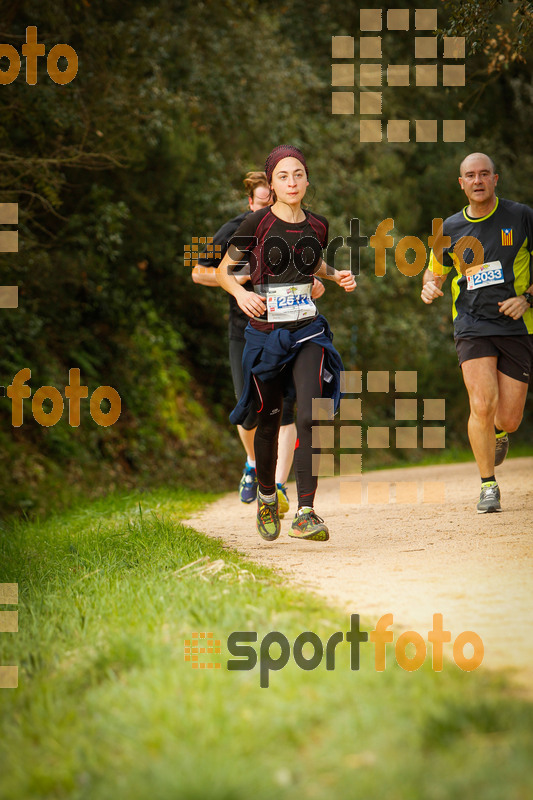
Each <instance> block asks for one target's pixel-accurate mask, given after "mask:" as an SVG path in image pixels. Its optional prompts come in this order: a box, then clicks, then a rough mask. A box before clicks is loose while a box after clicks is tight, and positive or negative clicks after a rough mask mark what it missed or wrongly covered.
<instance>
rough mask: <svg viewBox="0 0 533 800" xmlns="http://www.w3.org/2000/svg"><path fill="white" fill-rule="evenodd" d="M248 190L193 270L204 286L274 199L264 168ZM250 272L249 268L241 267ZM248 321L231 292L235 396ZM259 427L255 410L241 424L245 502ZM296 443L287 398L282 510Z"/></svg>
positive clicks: (246, 282)
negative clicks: (241, 230)
mask: <svg viewBox="0 0 533 800" xmlns="http://www.w3.org/2000/svg"><path fill="white" fill-rule="evenodd" d="M243 183H244V186H245V189H246V192H247V194H248V205H249V207H250V208H249V211H245V212H244V213H242V214H239V215H238V216H237V217H234V218H233V219H231V220H229V221H228V222H226V223H225V224H224V225H223V226H222V227H221V228H220V229H219V230H218V231H217V232H216V233H215V235H214V236H213V246H214V245H220V248H221V254H220V256H217V258H214V257H210V258H208V257H206V256H203V257H202V258H200V259H199V260H198V264H197V265H196V266H195V267H194V269H193V271H192V279H193V281H194V282H195V283H199V284H202V285H203V286H216V287H218V285H219V284H218V282H217V279H216V267H218V265H219V263H220V261H221V260H222V258H223V256H224V255H225V253H226V250H227V248H228V242H229V240H230V239H231V237H232V236H233V234H234V233H235V231H236V230H237V228H238V227H239V225H240V224H241V223H242V222H243V220H244V219H245V218H246V217H247V216H248V215H249V214H250V213H251V212H252V211H258V210H259V209H262V208H265V207H266V206H268V205H270V204H271V203H272V199H271V194H270V189H269V187H268V183H267V179H266V175H265V173H264V172H258V171H256V172H248V173H247V175H246V177H245V179H244V181H243ZM240 272H241V273H243V272H244V273H246V272H247V270H246V268H245V269H244V270H242V269H241V270H240ZM237 280H238V281H239V283H241V284H242V285H243V286H244V288H245V289H247V290H248V291H252V290H253V287H252V284H251V282H250V279H249V275H248V274H241V275H239V276H238V277H237ZM323 293H324V286H323V284H322V283H321V282H320V281H319V280H316V281H315V283H314V286H313V296H314V297H315V298H317V297H320V296H321V295H322V294H323ZM247 324H248V317H247V316H246V314H245V313H244V312H243V311H241V309H240V308H239V306H238V304H237V302H236V301H235V298H234V297H233V296H232V295H230V296H229V329H228V334H229V358H230V367H231V376H232V380H233V388H234V391H235V397H236V399H237V400H238V399H239V397H240V395H241V392H242V389H243V373H242V354H243V350H244V329H245V327H246V325H247ZM256 427H257V415H256V413H255V411H254V410H251V411H250V413H249V414H248V416H247V417H246V419H245V420H243V422H242V424H241V425H237V430H238V433H239V437H240V439H241V442H242V445H243V447H244V450H245V452H246V464H245V466H244V470H243V474H242V478H241V481H240V484H239V497H240V499H241V501H242V502H243V503H252V502H253V501H254V500H255V499H256V497H257V474H256V462H255V450H254V437H255V431H256ZM295 443H296V426H295V424H294V400H289V399H288V398H286V400H285V402H284V406H283V416H282V420H281V427H280V432H279V447H278V460H277V465H276V486H277V493H278V500H279V508H280V514H281V515H283V514H285V513H286V512H287V511H288V510H289V500H288V496H287V486H286V482H287V479H288V477H289V472H290V469H291V466H292V460H293V456H294V447H295Z"/></svg>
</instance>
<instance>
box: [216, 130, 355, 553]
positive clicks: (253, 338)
mask: <svg viewBox="0 0 533 800" xmlns="http://www.w3.org/2000/svg"><path fill="white" fill-rule="evenodd" d="M265 172H266V175H267V179H268V182H269V185H270V188H271V189H272V191H273V193H274V199H275V202H274V204H273V205H272V206H270V207H267V208H264V209H261V210H260V211H256V212H254V213H252V214H249V215H248V216H247V217H246V219H245V220H244V221H243V222H242V223H241V225H240V226H239V228H238V230H237V231H236V233H235V235H234V237H233V239H232V240H231V243H230V247H229V249H228V252H227V253H226V255H225V256H224V258H223V259H222V261H221V263H220V265H219V267H218V269H217V280H218V281H219V283H220V285H221V286H222V287H223V288H224V289H225V290H226V291H227V292H229V293H230V294H232V295H233V296H234V297H235V300H236V301H237V303H238V305H239V307H240V308H241V309H242V310H243V311H244V312H245V314H247V315H248V316H249V317H250V321H249V323H248V325H247V327H246V331H245V337H246V346H245V349H244V354H243V371H244V389H243V392H242V394H241V397H240V400H239V403H238V405H237V406H236V408H235V409H234V410H233V412H232V414H231V416H230V420H231V422H233V423H239V422H240V421H241V420H242V419H244V418H245V416H246V414H247V412H248V410H249V408H250V406H251V405H252V403H255V406H256V409H257V413H258V427H257V431H256V434H255V442H254V444H255V455H256V462H257V466H256V470H257V479H258V494H257V501H258V507H257V530H258V532H259V533H260V535H261V536H262V537H263V538H264V539H267V540H268V541H273V540H274V539H277V537H278V536H279V533H280V520H279V513H278V500H277V494H276V483H275V468H276V458H277V442H278V430H279V425H280V420H281V414H282V408H283V392H284V388H285V387H286V386H287V384H293V386H294V391H295V394H296V404H297V419H296V427H297V431H298V440H297V442H296V449H295V454H294V467H295V474H296V485H297V490H298V510H297V512H296V516H295V518H294V521H293V523H292V526H291V530H290V532H289V536H293V537H295V538H299V539H313V540H315V541H326V540H327V539H329V531H328V528H327V526H326V525H325V523H324V521H323V520H322V519H321V518H320V517H319V516H318V515H317V514H316V513H315V511H314V509H313V504H314V497H315V493H316V488H317V478H316V476H315V475H313V458H312V457H313V448H312V426H313V413H312V404H313V399H314V398H320V397H323V396H330V397H333V398H334V400H335V407H337V406H338V402H339V398H340V372H341V370H342V362H341V360H340V356H339V354H338V353H337V351H336V350H335V348H334V347H333V344H332V338H333V337H332V334H331V332H330V330H329V325H328V322H327V320H326V319H325V317H323V316H322V315H320V314H318V312H317V310H316V306H315V304H314V303H313V301H312V299H311V288H312V284H313V276H314V275H316V276H317V277H320V278H327V279H329V280H333V281H335V282H336V283H338V284H339V286H341V287H342V288H343V289H345V291H347V292H351V291H353V290H354V289H355V285H356V284H355V280H354V278H353V275H352V274H351V272H350V271H349V270H340V271H339V270H335V269H332V268H331V267H328V266H327V264H326V263H325V261H324V260H323V258H322V250H323V248H324V247H325V246H326V245H327V239H328V222H327V220H326V219H325V217H322V216H320V215H319V214H315V213H311V212H310V211H305V210H304V209H303V208H302V200H303V198H304V196H305V193H306V190H307V186H308V185H309V181H308V170H307V164H306V161H305V158H304V156H303V154H302V153H301V151H300V150H298V148H296V147H293V146H291V145H280V146H279V147H276V148H274V150H273V151H272V152H271V153H270V155H269V156H268V158H267V161H266V164H265ZM246 252H249V254H250V278H251V281H252V284H253V287H254V291H253V292H247V291H246V289H244V288H243V286H242V285H241V284H240V283H239V282H238V281H237V279H236V278H235V276H234V275H233V274H232V273H233V269H234V267H235V265H236V264H238V263H239V261H240V260H241V259H242V258H243V256H244V254H245V253H246ZM318 452H319V451H318V450H315V453H318Z"/></svg>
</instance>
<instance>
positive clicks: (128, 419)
mask: <svg viewBox="0 0 533 800" xmlns="http://www.w3.org/2000/svg"><path fill="white" fill-rule="evenodd" d="M421 6H423V7H428V8H431V7H434V4H431V3H427V4H426V3H423V4H421V3H420V2H416V3H415V2H405V0H401V1H400V2H391V3H389V5H388V7H389V8H395V7H397V8H406V7H409V8H410V9H411V12H410V13H411V15H413V13H414V9H415V8H420V7H421ZM366 7H367V8H381V7H382V6H381V5H380V4H378V3H371V2H369V3H367V5H366ZM438 8H439V26H440V33H439V35H442V34H443V33H446V34H447V35H465V36H466V38H467V41H468V43H469V51H468V54H467V59H466V66H467V85H466V87H464V88H450V87H442V86H440V87H413V86H410V87H405V88H395V89H394V90H392V89H391V88H390V87H386V86H384V87H383V99H384V114H383V119H384V120H385V119H387V118H389V117H392V118H399V119H402V118H403V119H405V118H409V119H417V118H418V119H424V118H440V119H442V118H443V117H445V118H447V119H452V118H457V119H462V118H465V119H466V120H467V139H466V142H464V143H442V142H437V143H415V142H408V143H387V142H382V143H376V144H368V143H367V144H361V143H360V142H359V129H358V121H357V120H358V116H357V115H358V108H357V105H356V114H355V115H354V116H350V115H348V116H337V115H332V114H331V91H332V87H331V63H332V62H331V37H332V36H334V35H348V36H354V37H355V38H356V41H357V37H358V31H359V8H358V7H356V6H355V5H353V4H352V5H350V4H348V6H347V5H346V3H344V2H342V3H341V2H340V0H324V2H316V3H311V4H310V3H307V2H304V0H285V1H284V2H280V1H279V0H263V2H259V0H224V1H223V2H219V1H217V2H215V0H203V1H200V2H194V3H192V2H189V0H183V1H182V2H177V1H175V0H161V2H158V3H157V4H156V5H154V4H150V3H147V2H137V0H132V2H129V3H128V4H127V5H125V4H124V3H118V2H116V1H115V2H113V0H111V2H103V0H79V1H78V2H66V1H65V0H59V2H56V3H54V4H53V5H52V4H48V5H45V4H43V3H41V2H37V0H28V1H27V2H24V3H23V2H19V0H7V1H6V2H4V3H3V14H2V20H1V22H0V41H1V42H3V43H9V44H11V45H13V46H15V47H16V48H17V50H19V52H20V48H21V45H22V44H23V42H24V41H25V30H26V27H27V26H28V25H36V26H37V30H38V40H39V41H40V42H43V43H44V44H45V46H46V52H47V53H48V51H49V50H50V48H51V47H52V46H53V45H55V44H57V43H63V42H64V43H68V44H70V45H71V46H72V47H74V49H75V50H76V52H77V53H78V56H79V71H78V75H77V76H76V78H75V79H74V80H73V81H72V82H71V83H70V84H67V85H64V86H59V85H56V84H55V83H53V82H52V81H51V80H50V78H49V77H48V75H47V73H46V60H45V59H44V58H40V59H39V60H38V82H37V84H36V85H34V86H29V85H27V84H26V82H25V79H24V74H25V67H24V60H23V66H22V69H21V73H20V75H19V77H18V78H17V79H16V81H14V82H13V83H11V84H9V85H5V86H0V109H1V113H0V201H1V202H16V203H18V204H19V225H18V230H19V240H20V251H19V253H18V254H16V255H15V254H1V255H0V277H1V283H2V284H3V285H10V284H17V285H18V286H19V292H20V297H19V308H18V309H17V310H2V311H0V336H1V340H2V344H3V346H2V348H1V351H0V378H1V380H0V383H1V384H2V385H4V386H6V385H8V384H9V383H10V382H11V380H12V377H13V375H14V374H15V373H16V372H17V371H18V370H19V369H20V368H22V367H30V369H31V370H32V378H31V382H30V383H31V387H32V390H33V391H35V389H36V388H37V387H39V386H41V385H48V384H49V385H53V386H56V387H58V388H59V389H62V387H64V386H65V384H66V383H67V381H68V370H69V368H71V367H79V368H80V369H81V377H82V382H83V383H87V384H88V385H89V392H90V393H91V392H92V391H93V390H94V388H96V386H99V385H111V386H113V387H114V388H116V389H117V390H118V391H119V393H120V395H121V397H122V403H123V413H122V416H121V418H120V420H119V421H118V422H117V423H116V424H115V425H114V426H112V427H109V428H101V427H98V426H96V424H95V423H94V422H93V421H92V419H91V418H90V416H89V413H88V403H85V404H84V403H82V408H84V414H83V416H82V421H81V425H80V427H79V428H77V429H74V428H71V427H70V426H69V425H68V419H67V414H68V412H67V410H65V413H64V418H63V419H62V420H61V421H60V422H59V423H58V424H57V425H55V426H54V427H50V428H43V427H41V426H39V425H37V423H35V421H34V420H33V418H32V415H31V410H30V408H31V407H30V403H29V402H28V401H26V403H25V412H26V413H25V422H24V425H23V426H22V427H21V428H17V429H14V428H12V426H11V417H10V403H9V401H7V400H6V399H4V400H1V399H0V452H1V454H2V460H1V462H0V464H1V467H0V470H1V475H0V485H1V486H2V489H1V490H0V491H2V492H3V497H2V506H3V508H4V510H9V509H12V508H24V509H29V510H32V509H33V510H40V509H42V508H45V507H46V506H47V505H48V504H49V503H50V498H51V497H53V496H54V494H55V496H56V500H57V502H68V500H69V499H70V498H71V497H72V495H73V493H74V492H75V491H83V492H87V491H94V492H96V491H103V490H105V489H106V488H108V487H113V486H117V485H125V486H136V487H139V486H141V487H142V486H143V485H152V484H153V483H157V482H165V481H166V482H168V481H171V482H185V483H187V484H188V485H203V486H205V485H206V482H207V481H208V482H209V486H220V487H221V488H224V487H225V486H229V485H233V483H234V482H235V479H236V478H237V477H238V473H239V466H240V460H241V454H240V448H239V445H238V444H237V440H236V437H235V436H234V432H233V431H232V429H231V427H230V426H229V424H228V422H227V416H228V412H229V410H230V409H231V407H232V404H233V397H232V389H231V382H230V380H229V375H228V370H227V369H226V368H225V365H226V364H227V355H226V351H227V347H226V340H225V337H226V327H227V301H226V298H225V296H223V293H222V292H218V291H216V290H209V289H205V288H203V287H199V286H196V285H194V284H193V283H192V281H191V279H190V269H189V268H188V267H185V266H184V261H183V248H184V245H185V244H190V242H191V238H192V237H193V236H205V235H210V234H212V233H213V232H214V231H215V230H216V229H217V228H218V227H219V226H220V225H221V224H222V223H223V222H224V221H226V220H227V219H228V218H230V217H231V216H234V215H235V214H237V213H240V212H241V211H242V210H244V209H245V208H246V202H245V198H244V196H243V192H242V179H243V176H244V173H245V172H246V171H247V170H249V169H257V168H261V167H262V165H263V163H264V159H265V156H266V155H267V153H268V152H269V151H270V150H271V149H272V147H274V146H275V145H276V144H279V143H281V142H291V143H294V144H296V145H298V146H300V147H301V148H302V149H303V150H304V152H305V153H306V156H307V159H308V164H309V168H310V179H311V186H310V187H309V191H308V196H307V199H308V201H309V206H310V208H312V209H315V210H317V211H319V212H320V213H323V214H325V215H326V216H327V217H328V218H329V220H330V235H331V238H333V237H334V236H344V237H348V235H349V230H350V229H349V223H350V220H351V219H352V218H358V219H359V220H360V225H361V231H362V233H363V234H364V235H366V236H369V237H370V236H371V235H372V234H373V233H374V231H375V230H376V227H377V225H378V223H379V222H380V221H381V220H382V219H384V218H387V217H392V218H393V219H394V223H395V228H394V238H395V242H397V241H398V240H399V238H401V237H402V236H404V235H414V236H418V237H420V238H421V239H422V240H423V241H424V243H427V236H428V234H429V233H430V232H431V220H432V219H433V218H436V217H446V216H448V215H449V214H451V213H453V212H455V211H456V210H457V209H458V208H460V206H461V204H462V196H461V193H460V191H459V189H458V185H457V181H456V176H457V174H458V164H459V162H460V160H461V159H462V157H463V156H464V154H465V153H467V152H471V151H473V150H482V151H487V152H489V153H490V155H491V156H492V157H493V158H494V160H495V161H496V163H497V165H498V168H499V171H500V174H501V183H500V185H501V190H502V195H504V196H508V197H510V198H512V199H515V200H518V201H521V202H525V203H527V204H529V205H533V197H532V196H531V195H532V189H531V175H532V166H533V164H532V159H533V149H532V147H531V136H532V134H531V131H532V129H533V126H532V122H533V103H532V99H533V87H532V62H531V55H530V51H529V44H530V42H531V36H532V33H531V3H528V2H518V3H512V2H492V0H488V1H487V2H481V3H470V2H467V3H456V2H446V3H442V2H439V3H438ZM480 11H482V12H483V13H480ZM440 51H441V48H440V49H439V52H440ZM355 57H356V59H357V57H358V51H357V50H356V53H355ZM383 63H384V64H387V63H400V64H410V65H413V64H414V48H413V42H412V33H411V34H407V33H406V34H405V35H404V34H401V33H398V35H395V36H385V35H384V36H383ZM439 63H442V62H441V61H439ZM5 64H6V62H5V61H2V62H0V67H1V68H5ZM356 64H357V61H356ZM59 66H60V68H64V65H62V64H61V62H60V64H59ZM357 81H358V70H357V69H356V83H357ZM357 88H358V87H357V86H356V87H355V95H356V100H357V96H358V92H357ZM444 112H445V113H444ZM348 263H349V262H348V251H347V250H346V249H345V248H343V249H342V250H341V251H339V257H338V263H337V265H338V266H342V265H344V266H346V265H347V264H348ZM448 291H449V290H448ZM320 308H321V310H322V311H323V312H324V313H326V314H327V316H328V317H329V318H330V322H331V324H332V328H333V330H334V331H335V337H336V338H335V341H336V344H337V345H338V348H339V350H340V352H341V353H342V356H343V358H344V362H345V367H346V368H347V369H361V370H365V371H366V370H373V369H384V370H390V371H394V370H397V369H402V370H417V371H418V373H419V396H424V397H446V399H447V417H446V419H447V423H446V424H447V443H448V444H449V445H458V446H465V445H466V444H467V441H466V417H467V402H466V396H465V390H464V387H463V385H462V380H461V375H460V371H459V370H458V368H457V364H456V356H455V351H454V347H453V341H452V327H451V312H450V302H449V298H447V299H445V300H443V301H442V302H441V303H437V304H435V305H434V306H431V307H429V308H428V307H426V306H424V305H423V304H422V303H421V301H420V277H418V278H416V277H415V278H407V277H405V276H403V275H402V274H401V273H400V272H399V271H398V270H397V268H396V266H395V263H394V258H393V255H392V252H389V254H388V257H387V272H386V275H385V276H384V277H377V276H376V275H375V274H374V263H373V251H372V250H371V249H370V248H367V249H364V250H362V252H361V274H360V276H359V278H358V289H357V291H356V293H355V295H354V296H352V297H347V296H346V297H344V296H343V297H341V295H339V293H338V290H337V289H336V287H334V286H331V285H330V286H329V287H328V288H327V292H326V295H325V296H324V299H323V301H321V303H320ZM530 405H531V404H530V403H529V406H530ZM85 406H87V407H85ZM391 415H393V403H392V402H391V396H386V397H383V398H380V397H377V398H376V397H374V398H373V402H372V404H369V403H366V404H365V424H376V423H377V422H378V421H379V422H381V424H389V421H391V420H392V416H391ZM522 431H523V437H522V438H523V439H524V440H527V439H528V437H529V440H531V438H532V436H531V434H532V432H533V419H532V415H531V410H529V411H528V415H527V417H526V419H525V421H524V425H523V428H522ZM422 453H423V451H414V452H413V453H411V454H410V455H408V454H407V451H403V452H397V451H394V450H391V451H387V452H382V453H376V457H377V460H379V461H380V462H381V463H383V464H385V463H389V462H391V461H394V460H400V461H402V460H405V459H406V458H414V459H416V458H420V456H421V454H422ZM374 463H376V458H375V459H374Z"/></svg>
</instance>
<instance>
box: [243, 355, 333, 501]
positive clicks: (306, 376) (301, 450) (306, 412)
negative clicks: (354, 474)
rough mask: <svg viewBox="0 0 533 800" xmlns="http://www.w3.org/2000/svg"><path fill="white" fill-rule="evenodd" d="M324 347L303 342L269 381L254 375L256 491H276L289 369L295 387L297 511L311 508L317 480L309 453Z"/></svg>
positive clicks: (313, 451) (319, 387)
mask: <svg viewBox="0 0 533 800" xmlns="http://www.w3.org/2000/svg"><path fill="white" fill-rule="evenodd" d="M323 361H324V348H323V347H319V346H318V345H316V344H313V342H305V343H304V344H303V345H302V346H301V347H300V349H299V352H298V355H297V356H296V358H295V359H294V361H292V363H291V364H288V365H287V366H286V367H285V368H284V369H282V371H281V372H280V374H279V375H278V376H277V377H275V378H273V379H272V380H270V381H261V380H259V379H258V378H256V377H255V376H254V379H253V380H254V386H255V398H256V403H257V414H258V420H259V422H258V426H257V431H256V433H255V440H254V447H255V457H256V461H257V467H256V469H257V479H258V481H259V491H260V492H261V494H263V495H272V494H274V492H275V490H276V483H275V475H276V461H277V457H278V431H279V426H280V421H281V413H282V408H283V390H284V386H285V382H286V380H287V379H288V377H289V374H288V371H290V370H291V369H292V377H293V381H294V386H295V388H296V406H297V414H296V430H297V433H298V440H297V442H296V449H295V451H294V472H295V474H296V486H297V488H298V508H300V507H301V506H312V505H313V502H314V499H315V492H316V487H317V483H318V481H317V477H316V476H314V475H313V474H312V472H313V468H312V464H313V458H312V456H313V454H316V455H318V454H319V453H320V450H319V449H315V450H313V449H312V447H311V441H312V430H311V429H312V426H313V410H312V405H313V398H315V397H322V364H323Z"/></svg>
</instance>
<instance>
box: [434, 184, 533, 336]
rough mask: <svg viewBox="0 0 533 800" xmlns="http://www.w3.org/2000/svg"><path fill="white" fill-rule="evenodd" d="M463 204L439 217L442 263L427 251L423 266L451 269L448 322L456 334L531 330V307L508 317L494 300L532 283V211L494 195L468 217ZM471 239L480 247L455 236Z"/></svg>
mask: <svg viewBox="0 0 533 800" xmlns="http://www.w3.org/2000/svg"><path fill="white" fill-rule="evenodd" d="M467 208H468V206H466V207H465V208H463V210H462V211H459V212H458V213H457V214H453V216H451V217H448V219H446V220H445V221H444V226H443V234H444V236H449V237H450V238H451V246H450V247H444V248H443V251H442V253H443V255H442V262H443V263H442V264H441V263H440V262H439V261H437V259H436V257H435V254H434V253H433V250H432V251H431V253H430V257H429V264H428V269H429V270H430V271H431V272H433V273H434V274H435V275H446V274H447V273H448V272H450V270H451V269H452V267H455V269H456V274H455V275H454V277H453V280H452V300H453V324H454V334H455V337H456V338H459V337H465V338H472V337H475V336H521V335H524V334H527V333H533V309H531V308H530V309H528V310H527V311H526V312H525V314H524V315H523V316H522V317H521V319H517V320H514V319H512V318H511V317H509V316H507V315H506V314H503V313H502V312H500V311H499V306H498V301H502V300H507V298H509V297H516V296H518V295H520V294H523V293H524V292H525V291H526V289H528V287H529V286H531V284H532V283H533V210H532V209H531V208H529V207H528V206H525V205H522V204H521V203H514V202H512V201H511V200H504V199H503V198H496V205H495V207H494V209H493V210H492V211H491V212H490V214H487V216H486V217H480V218H478V219H476V218H473V217H469V216H468V214H467V212H466V209H467ZM465 236H469V237H474V238H475V239H476V240H477V242H478V243H479V244H480V245H481V247H482V251H481V248H480V247H479V245H477V243H475V242H474V243H472V242H470V244H473V246H472V247H469V246H468V245H469V243H468V242H467V241H466V242H465V241H463V242H461V241H460V240H461V239H462V238H463V237H465Z"/></svg>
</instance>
